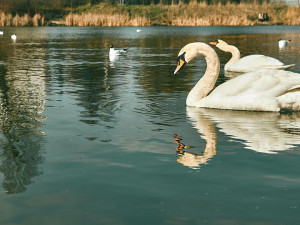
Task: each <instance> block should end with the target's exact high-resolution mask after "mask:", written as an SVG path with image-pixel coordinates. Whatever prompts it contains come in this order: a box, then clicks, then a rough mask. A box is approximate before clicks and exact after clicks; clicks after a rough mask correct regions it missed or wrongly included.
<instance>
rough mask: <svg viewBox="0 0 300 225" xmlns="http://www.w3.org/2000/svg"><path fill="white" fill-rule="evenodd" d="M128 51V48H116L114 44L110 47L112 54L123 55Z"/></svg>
mask: <svg viewBox="0 0 300 225" xmlns="http://www.w3.org/2000/svg"><path fill="white" fill-rule="evenodd" d="M126 52H127V49H119V50H116V49H115V48H114V46H113V45H111V46H110V49H109V55H110V56H116V55H122V54H124V53H126Z"/></svg>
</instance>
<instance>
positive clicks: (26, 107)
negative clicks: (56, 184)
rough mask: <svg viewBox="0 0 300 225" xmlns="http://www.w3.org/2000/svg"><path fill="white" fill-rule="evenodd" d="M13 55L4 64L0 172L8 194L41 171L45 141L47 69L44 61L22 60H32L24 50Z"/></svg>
mask: <svg viewBox="0 0 300 225" xmlns="http://www.w3.org/2000/svg"><path fill="white" fill-rule="evenodd" d="M13 57H14V59H13V60H12V61H11V62H10V63H8V64H3V65H1V66H0V103H1V104H0V159H1V164H0V172H1V173H3V177H4V178H3V182H2V186H3V189H4V190H5V192H6V193H8V194H15V193H20V192H24V191H25V190H26V186H27V185H29V184H31V183H32V178H33V177H35V176H38V175H40V174H41V170H40V168H39V164H40V163H42V162H43V156H42V153H43V151H42V149H43V141H44V139H43V135H44V134H43V132H42V131H41V130H40V129H39V128H40V127H41V125H42V122H43V120H44V117H43V116H42V115H41V113H42V112H43V111H44V108H45V100H44V96H45V82H44V78H43V77H44V76H45V74H44V69H43V68H42V67H41V65H42V64H34V65H33V64H25V63H20V62H19V61H18V60H17V58H16V57H20V60H25V59H29V60H30V56H28V55H24V52H18V54H16V55H14V56H13ZM13 57H12V58H13ZM33 57H35V56H33ZM8 60H10V59H8ZM15 60H17V61H18V62H17V61H15ZM36 60H37V59H36Z"/></svg>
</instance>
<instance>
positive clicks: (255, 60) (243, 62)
mask: <svg viewBox="0 0 300 225" xmlns="http://www.w3.org/2000/svg"><path fill="white" fill-rule="evenodd" d="M211 44H213V45H215V46H216V47H217V48H219V49H220V50H222V51H225V52H230V53H231V54H232V57H231V59H230V60H229V61H228V62H227V63H226V64H225V67H224V70H225V71H230V72H241V73H244V72H250V71H254V70H257V69H262V68H264V69H282V70H284V69H288V68H291V67H293V66H294V64H291V65H284V64H283V63H282V62H280V61H279V60H278V59H275V58H272V57H269V56H265V55H249V56H245V57H243V58H241V54H240V51H239V49H238V48H237V47H235V46H233V45H228V44H227V43H226V42H225V41H222V40H218V41H217V42H211Z"/></svg>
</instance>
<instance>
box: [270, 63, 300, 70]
mask: <svg viewBox="0 0 300 225" xmlns="http://www.w3.org/2000/svg"><path fill="white" fill-rule="evenodd" d="M294 66H295V64H290V65H281V66H272V67H268V68H267V69H277V70H286V69H289V68H292V67H294Z"/></svg>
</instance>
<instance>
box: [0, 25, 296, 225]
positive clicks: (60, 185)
mask: <svg viewBox="0 0 300 225" xmlns="http://www.w3.org/2000/svg"><path fill="white" fill-rule="evenodd" d="M3 31H4V35H3V36H0V45H1V48H0V160H1V162H0V182H1V184H2V185H1V189H0V212H1V217H0V224H4V225H8V224H9V225H13V224H18V225H33V224H43V225H48V224H49V225H50V224H51V225H53V224H55V225H60V224H63V225H82V224H92V225H94V224H108V225H111V224H117V225H122V224H124V225H140V224H144V225H145V224H147V225H148V224H149V225H152V224H176V225H177V224H178V225H179V224H180V225H185V224H189V225H194V224H211V225H219V224H220V225H232V224H237V225H240V224H251V225H253V224H254V225H255V224H257V225H261V224H264V225H269V224H272V225H273V224H274V225H277V224H287V225H290V224H299V222H300V217H299V215H300V176H299V172H300V166H299V165H300V164H299V162H300V114H297V113H289V114H279V113H256V112H234V111H220V110H208V109H192V108H188V109H186V106H185V99H186V96H187V93H188V92H189V90H190V89H191V88H192V87H193V85H194V84H195V82H196V81H197V80H198V79H199V78H200V77H201V76H202V75H203V73H204V70H205V61H204V59H203V58H201V57H199V58H197V59H196V60H194V61H193V62H191V63H189V65H188V66H186V68H185V70H184V71H183V72H182V73H181V75H177V76H175V75H173V72H174V70H175V67H176V58H177V54H178V52H179V50H180V49H181V48H182V47H183V46H184V45H185V44H187V43H189V42H194V41H201V42H206V43H207V42H209V41H214V40H216V39H218V38H220V39H223V40H225V41H227V42H229V43H230V44H233V45H236V46H237V47H238V48H239V49H240V51H241V54H242V56H245V55H249V54H264V55H268V56H271V57H275V58H277V59H279V60H281V61H282V62H284V63H286V64H291V63H295V64H296V66H295V67H294V68H292V69H290V70H291V71H293V72H297V73H300V57H299V50H300V27H297V26H294V27H285V26H282V27H281V26H278V27H184V28H174V27H173V28H172V27H158V28H153V27H148V28H142V32H139V33H137V32H136V28H134V27H123V28H100V27H97V28H3ZM13 33H16V34H17V35H18V39H17V41H16V42H13V41H12V40H11V39H10V35H11V34H13ZM279 38H282V39H290V40H291V44H290V46H289V47H287V48H284V49H279V48H278V43H277V40H278V39H279ZM111 44H113V45H114V46H115V47H116V48H129V51H128V54H127V55H126V56H123V57H120V58H116V59H109V57H108V50H109V46H110V45H111ZM216 51H217V53H218V55H219V57H220V61H221V66H222V67H223V66H224V64H225V63H226V61H227V60H228V59H229V58H230V56H229V55H228V54H226V53H223V52H221V51H219V50H216ZM227 79H229V78H228V77H226V76H224V75H223V70H221V75H220V78H219V80H218V84H220V83H222V82H224V81H226V80H227ZM174 134H177V135H178V136H180V137H181V139H182V140H180V143H183V144H185V145H188V146H190V148H188V149H185V150H186V151H187V152H186V153H185V154H184V155H182V154H177V152H176V149H178V148H180V146H179V144H178V143H175V142H174Z"/></svg>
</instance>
